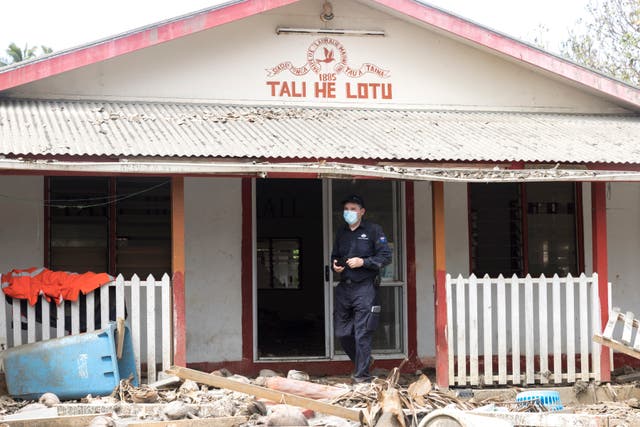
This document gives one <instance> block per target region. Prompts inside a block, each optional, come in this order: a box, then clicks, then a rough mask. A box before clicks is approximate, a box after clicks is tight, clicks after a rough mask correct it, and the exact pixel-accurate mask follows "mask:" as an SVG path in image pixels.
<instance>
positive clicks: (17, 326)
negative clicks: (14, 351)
mask: <svg viewBox="0 0 640 427" xmlns="http://www.w3.org/2000/svg"><path fill="white" fill-rule="evenodd" d="M12 308H13V310H12V314H13V317H12V321H13V346H14V347H15V346H18V345H22V319H21V318H20V317H21V316H20V301H19V300H17V299H14V300H13V303H12Z"/></svg>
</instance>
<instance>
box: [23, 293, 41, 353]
mask: <svg viewBox="0 0 640 427" xmlns="http://www.w3.org/2000/svg"><path fill="white" fill-rule="evenodd" d="M42 301H43V302H44V298H42ZM32 342H36V306H35V305H31V304H27V343H32Z"/></svg>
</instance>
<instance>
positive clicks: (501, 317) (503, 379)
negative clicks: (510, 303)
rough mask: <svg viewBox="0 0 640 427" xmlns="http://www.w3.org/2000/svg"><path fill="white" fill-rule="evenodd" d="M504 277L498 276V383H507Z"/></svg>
mask: <svg viewBox="0 0 640 427" xmlns="http://www.w3.org/2000/svg"><path fill="white" fill-rule="evenodd" d="M505 289H506V285H505V282H504V277H503V276H502V274H501V275H499V276H498V283H497V286H496V290H497V293H498V301H497V303H498V319H497V323H498V383H499V384H506V383H507V298H506V294H505ZM485 363H486V362H485Z"/></svg>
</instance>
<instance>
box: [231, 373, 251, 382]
mask: <svg viewBox="0 0 640 427" xmlns="http://www.w3.org/2000/svg"><path fill="white" fill-rule="evenodd" d="M229 379H230V380H234V381H238V382H241V383H245V384H251V380H249V378H247V377H243V376H242V375H237V374H236V375H231V376H230V377H229Z"/></svg>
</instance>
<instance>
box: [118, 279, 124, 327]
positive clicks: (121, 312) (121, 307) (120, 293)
mask: <svg viewBox="0 0 640 427" xmlns="http://www.w3.org/2000/svg"><path fill="white" fill-rule="evenodd" d="M118 318H121V319H124V318H125V313H124V277H123V276H122V274H118V277H116V320H118Z"/></svg>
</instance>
